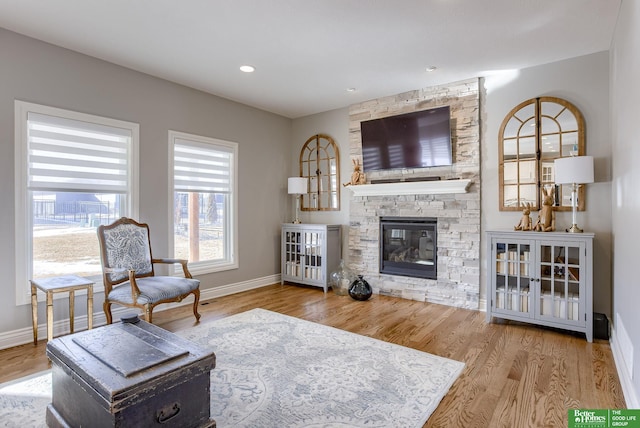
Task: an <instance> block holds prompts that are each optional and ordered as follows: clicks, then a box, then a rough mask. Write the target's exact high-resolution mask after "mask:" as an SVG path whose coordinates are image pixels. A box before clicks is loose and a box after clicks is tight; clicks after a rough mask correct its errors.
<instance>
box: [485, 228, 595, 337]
mask: <svg viewBox="0 0 640 428" xmlns="http://www.w3.org/2000/svg"><path fill="white" fill-rule="evenodd" d="M593 238H594V234H593V233H579V234H578V233H575V234H573V233H564V232H519V231H517V232H516V231H489V232H487V245H488V251H487V254H488V266H487V275H488V278H487V322H491V319H492V317H496V318H504V319H510V320H515V321H523V322H529V323H535V324H539V325H545V326H548V327H556V328H561V329H565V330H573V331H578V332H582V333H585V335H586V337H587V341H589V342H591V341H592V340H593Z"/></svg>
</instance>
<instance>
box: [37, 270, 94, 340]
mask: <svg viewBox="0 0 640 428" xmlns="http://www.w3.org/2000/svg"><path fill="white" fill-rule="evenodd" d="M30 282H31V314H32V318H33V344H34V345H36V344H37V343H38V289H40V290H41V291H43V292H44V293H45V294H46V295H47V341H49V340H51V339H53V293H62V292H69V326H70V327H71V333H73V318H74V316H73V312H74V304H75V292H76V290H87V324H88V327H89V330H91V329H92V328H93V284H94V283H93V281H91V280H89V279H87V278H83V277H81V276H77V275H65V276H56V277H51V278H40V279H32V280H31V281H30Z"/></svg>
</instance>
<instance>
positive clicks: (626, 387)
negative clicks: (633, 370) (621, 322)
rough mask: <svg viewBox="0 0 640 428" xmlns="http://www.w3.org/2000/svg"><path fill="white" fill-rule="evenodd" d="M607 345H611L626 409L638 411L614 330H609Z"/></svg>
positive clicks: (639, 407) (639, 404) (638, 407)
mask: <svg viewBox="0 0 640 428" xmlns="http://www.w3.org/2000/svg"><path fill="white" fill-rule="evenodd" d="M609 343H610V344H611V353H612V354H613V360H614V361H615V363H616V370H617V372H618V378H619V379H620V384H621V386H622V394H623V395H624V400H625V401H626V403H627V408H628V409H640V400H638V396H637V395H636V393H635V391H634V389H633V383H632V382H631V378H630V377H629V373H628V372H627V371H626V370H625V369H624V368H625V363H624V359H623V358H622V351H621V350H620V346H619V345H618V339H617V335H616V330H615V328H612V329H611V339H610V340H609Z"/></svg>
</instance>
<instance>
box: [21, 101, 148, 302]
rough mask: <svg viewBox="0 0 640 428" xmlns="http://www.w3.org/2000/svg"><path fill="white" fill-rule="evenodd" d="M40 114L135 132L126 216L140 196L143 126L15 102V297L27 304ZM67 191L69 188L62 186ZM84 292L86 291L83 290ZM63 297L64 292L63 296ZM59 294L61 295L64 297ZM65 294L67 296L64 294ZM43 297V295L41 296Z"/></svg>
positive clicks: (97, 289)
mask: <svg viewBox="0 0 640 428" xmlns="http://www.w3.org/2000/svg"><path fill="white" fill-rule="evenodd" d="M29 113H37V114H42V115H48V116H55V117H60V118H63V119H71V120H77V121H83V122H88V123H92V124H97V125H102V126H109V127H117V128H123V129H127V130H128V131H130V132H131V143H130V144H131V145H130V147H129V157H128V159H127V162H128V165H127V175H128V178H129V182H128V190H127V194H126V196H127V197H126V206H125V213H124V214H123V215H127V216H131V217H138V199H139V198H138V195H139V176H138V159H139V141H140V125H139V124H137V123H134V122H127V121H123V120H119V119H112V118H108V117H104V116H97V115H93V114H87V113H81V112H77V111H73V110H67V109H62V108H57V107H50V106H46V105H42V104H35V103H30V102H26V101H21V100H15V101H14V138H15V142H14V149H15V153H14V167H15V171H14V177H15V183H14V185H15V186H14V187H15V189H16V190H15V219H14V225H15V229H14V237H15V243H14V248H15V276H16V278H15V279H16V280H15V291H16V292H15V299H16V305H17V306H20V305H27V304H30V303H31V287H30V284H29V280H30V279H31V277H32V274H33V260H32V255H33V251H32V250H33V249H32V242H33V234H32V232H33V210H32V208H33V207H32V206H31V204H30V203H29V202H30V197H29V192H31V190H30V189H29V188H28V180H29V165H27V162H28V159H29V157H28V144H29V142H28V135H29V132H28V114H29ZM60 190H61V191H65V189H60ZM102 291H104V286H103V284H102V278H101V277H100V278H99V279H97V280H96V283H95V285H94V292H102ZM79 294H83V293H79ZM60 296H61V295H60ZM60 296H58V297H60ZM62 297H64V296H62ZM40 300H42V298H40Z"/></svg>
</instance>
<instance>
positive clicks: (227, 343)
mask: <svg viewBox="0 0 640 428" xmlns="http://www.w3.org/2000/svg"><path fill="white" fill-rule="evenodd" d="M177 334H179V335H180V336H182V337H184V338H186V339H188V340H191V341H194V342H196V343H199V344H200V345H201V346H205V347H210V348H212V349H214V350H215V353H216V357H217V362H216V368H215V369H214V370H213V371H212V372H211V417H212V418H213V419H215V420H216V422H217V426H218V427H219V428H223V427H314V428H315V427H391V426H393V427H421V426H422V425H423V424H424V423H425V422H426V420H427V419H428V418H429V416H430V415H431V413H432V412H433V411H434V410H435V408H436V407H437V406H438V403H440V401H441V400H442V398H443V397H444V395H445V394H446V393H447V391H448V390H449V388H450V387H451V385H452V384H453V382H454V381H455V380H456V378H457V377H458V376H459V375H460V373H461V372H462V369H463V368H464V364H463V363H460V362H457V361H453V360H450V359H447V358H442V357H438V356H434V355H431V354H427V353H424V352H420V351H416V350H413V349H410V348H405V347H402V346H398V345H394V344H391V343H387V342H383V341H379V340H376V339H371V338H368V337H365V336H360V335H357V334H353V333H349V332H345V331H342V330H338V329H335V328H332V327H327V326H323V325H320V324H316V323H312V322H309V321H304V320H300V319H298V318H294V317H290V316H286V315H281V314H278V313H275V312H270V311H266V310H263V309H253V310H251V311H248V312H244V313H241V314H237V315H233V316H230V317H227V318H224V319H221V320H218V321H215V322H211V323H206V324H202V325H200V326H196V327H192V328H190V329H188V330H185V331H181V332H179V333H177ZM50 394H51V376H50V374H49V372H43V374H40V375H38V376H34V377H31V378H28V379H25V378H23V379H20V380H18V381H14V382H11V383H9V384H4V385H2V386H0V415H2V417H0V426H10V427H13V426H16V427H18V426H19V427H27V426H33V427H36V426H45V423H44V416H45V407H46V405H47V404H48V403H49V402H50Z"/></svg>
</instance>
